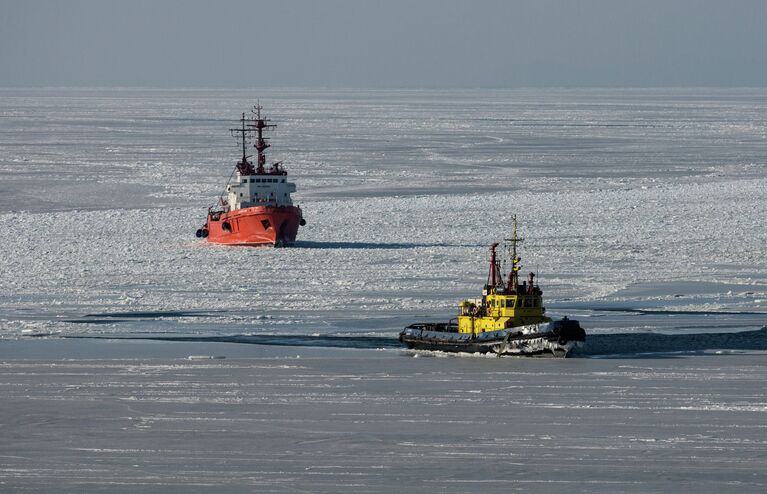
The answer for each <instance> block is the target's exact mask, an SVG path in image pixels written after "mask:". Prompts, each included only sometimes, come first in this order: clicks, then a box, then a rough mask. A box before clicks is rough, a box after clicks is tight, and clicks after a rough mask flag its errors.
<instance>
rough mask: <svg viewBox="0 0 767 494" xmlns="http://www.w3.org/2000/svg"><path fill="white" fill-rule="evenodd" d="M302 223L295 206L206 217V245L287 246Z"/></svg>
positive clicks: (245, 209) (232, 212) (254, 208)
mask: <svg viewBox="0 0 767 494" xmlns="http://www.w3.org/2000/svg"><path fill="white" fill-rule="evenodd" d="M301 221H302V215H301V209H300V208H297V207H295V206H280V207H275V206H255V207H250V208H243V209H238V210H236V211H230V212H227V213H210V214H209V215H208V224H207V225H206V226H207V229H208V237H207V238H208V242H211V243H214V244H227V245H249V246H255V245H274V246H278V245H290V244H292V243H293V242H295V240H296V234H297V233H298V226H299V224H300V223H301Z"/></svg>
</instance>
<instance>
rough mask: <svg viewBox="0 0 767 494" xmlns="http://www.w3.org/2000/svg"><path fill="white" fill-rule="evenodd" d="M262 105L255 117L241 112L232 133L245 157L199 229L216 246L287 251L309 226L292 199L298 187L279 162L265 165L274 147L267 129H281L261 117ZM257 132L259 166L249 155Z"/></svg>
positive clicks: (255, 112)
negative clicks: (300, 230)
mask: <svg viewBox="0 0 767 494" xmlns="http://www.w3.org/2000/svg"><path fill="white" fill-rule="evenodd" d="M261 109H262V108H261V105H257V106H256V107H255V108H254V109H253V113H254V118H252V119H246V118H245V114H244V113H243V114H242V118H241V119H240V123H241V126H240V128H239V129H230V130H231V131H232V132H233V133H235V132H236V133H237V134H239V136H238V138H240V137H241V139H242V158H241V159H240V161H238V162H237V168H236V169H235V172H234V179H233V180H230V182H229V183H228V184H227V186H226V196H223V195H222V196H221V197H220V198H219V203H218V204H217V205H216V206H212V207H210V208H208V218H207V220H206V222H205V225H204V226H203V227H202V228H200V229H199V230H197V237H200V238H206V239H207V240H208V242H211V243H214V244H227V245H251V246H255V245H272V246H275V247H283V246H287V245H291V244H292V243H293V242H295V240H296V235H297V233H298V227H299V226H303V225H305V224H306V221H305V220H304V218H303V214H302V212H301V208H299V207H298V206H294V205H293V200H292V199H291V197H290V194H291V193H292V192H295V191H296V185H295V184H294V183H292V182H288V180H287V175H288V172H286V171H285V169H284V168H283V167H282V164H281V163H280V162H277V163H274V164H272V165H271V166H269V167H267V166H266V155H265V154H264V151H265V150H266V148H268V147H269V146H270V145H269V144H268V143H267V142H266V141H267V139H266V138H264V136H263V131H264V130H265V129H267V130H268V129H272V128H274V127H276V125H273V124H269V123H267V122H269V120H267V119H263V118H261ZM254 130H255V133H256V143H255V144H254V146H253V147H255V148H256V150H257V151H258V162H257V165H256V167H255V168H254V167H253V164H252V163H251V162H250V161H248V158H250V156H246V142H247V140H248V136H249V135H252V132H253V131H254Z"/></svg>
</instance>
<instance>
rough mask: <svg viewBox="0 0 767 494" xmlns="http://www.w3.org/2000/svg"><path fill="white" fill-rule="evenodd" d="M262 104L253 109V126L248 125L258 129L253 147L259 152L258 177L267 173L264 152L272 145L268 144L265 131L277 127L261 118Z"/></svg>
mask: <svg viewBox="0 0 767 494" xmlns="http://www.w3.org/2000/svg"><path fill="white" fill-rule="evenodd" d="M261 109H262V106H261V103H258V104H257V105H256V106H254V107H253V110H252V112H253V114H254V115H255V116H256V118H254V119H253V123H252V124H248V125H249V126H250V127H252V128H254V129H256V132H257V137H256V143H255V144H254V145H253V147H255V148H256V150H257V151H258V168H256V173H257V174H258V175H263V174H265V173H266V171H265V170H264V165H266V155H265V154H264V151H265V150H266V148H268V147H270V146H271V144H269V143H268V142H266V141H267V140H268V138H265V137H264V134H263V131H264V129H273V128H274V127H277V126H276V125H274V124H268V123H266V122H268V121H269V120H268V119H264V118H261Z"/></svg>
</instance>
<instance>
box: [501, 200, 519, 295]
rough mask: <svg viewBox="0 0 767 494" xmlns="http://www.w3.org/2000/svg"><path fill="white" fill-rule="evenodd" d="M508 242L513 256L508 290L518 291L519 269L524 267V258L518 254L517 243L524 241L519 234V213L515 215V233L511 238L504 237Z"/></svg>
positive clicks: (510, 254) (510, 256)
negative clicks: (522, 262)
mask: <svg viewBox="0 0 767 494" xmlns="http://www.w3.org/2000/svg"><path fill="white" fill-rule="evenodd" d="M503 240H504V241H505V242H506V249H507V251H508V253H509V258H511V271H509V282H508V287H507V290H508V291H509V292H511V291H516V289H517V286H519V270H520V269H522V264H521V261H522V258H521V257H518V256H517V244H518V243H520V242H522V241H523V240H524V238H522V237H518V236H517V215H516V214H515V215H514V233H513V234H512V236H511V238H505V239H503Z"/></svg>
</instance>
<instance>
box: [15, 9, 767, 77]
mask: <svg viewBox="0 0 767 494" xmlns="http://www.w3.org/2000/svg"><path fill="white" fill-rule="evenodd" d="M0 13H2V15H1V16H0V66H2V67H3V68H4V69H3V70H2V71H0V86H2V87H144V88H170V87H180V88H205V87H209V88H228V87H232V88H253V87H258V88H264V87H291V88H314V87H318V88H331V89H335V88H392V89H404V88H413V89H430V88H527V87H530V88H532V87H555V88H556V87H564V88H569V87H764V86H767V64H765V63H764V62H765V53H767V35H765V33H764V31H763V26H764V24H765V21H767V3H764V2H758V1H754V0H743V1H735V2H728V3H724V2H718V1H715V0H699V1H694V0H668V1H658V0H648V1H644V2H614V1H607V0H588V1H581V2H567V1H559V0H541V1H536V2H526V1H498V0H485V1H479V2H472V3H468V2H459V1H435V0H422V1H414V2H406V1H401V0H392V1H389V2H385V3H376V2H364V1H359V2H354V1H345V0H331V1H327V2H311V1H307V0H286V1H283V2H248V1H243V0H230V1H223V2H218V3H216V4H215V5H213V4H208V3H206V2H201V1H179V0H172V1H165V2H160V3H157V4H155V3H153V2H149V1H146V0H138V1H133V2H124V1H115V0H111V1H110V0H107V1H94V0H73V1H69V2H55V1H50V0H41V1H29V2H13V1H10V0H0Z"/></svg>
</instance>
